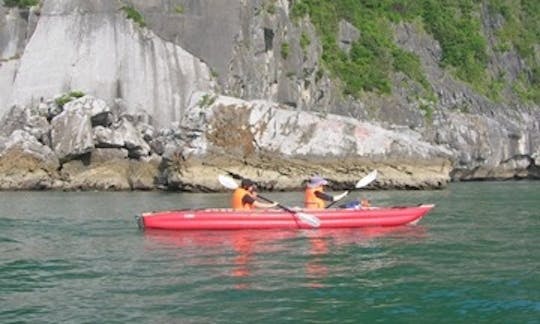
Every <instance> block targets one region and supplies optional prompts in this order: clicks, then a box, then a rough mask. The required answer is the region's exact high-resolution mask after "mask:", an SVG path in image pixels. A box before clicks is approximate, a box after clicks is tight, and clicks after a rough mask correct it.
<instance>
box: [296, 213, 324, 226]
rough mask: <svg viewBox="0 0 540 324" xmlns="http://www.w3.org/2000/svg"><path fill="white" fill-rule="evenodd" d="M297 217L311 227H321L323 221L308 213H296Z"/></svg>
mask: <svg viewBox="0 0 540 324" xmlns="http://www.w3.org/2000/svg"><path fill="white" fill-rule="evenodd" d="M295 215H296V216H298V218H299V219H300V220H301V221H302V222H304V223H306V224H308V225H309V226H311V227H319V226H320V225H321V220H320V219H318V218H317V217H315V216H313V215H310V214H306V213H295Z"/></svg>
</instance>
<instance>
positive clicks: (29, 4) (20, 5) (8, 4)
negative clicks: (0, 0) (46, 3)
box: [4, 0, 39, 9]
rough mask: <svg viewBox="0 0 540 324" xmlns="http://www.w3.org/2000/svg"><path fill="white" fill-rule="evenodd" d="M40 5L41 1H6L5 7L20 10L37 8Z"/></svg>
mask: <svg viewBox="0 0 540 324" xmlns="http://www.w3.org/2000/svg"><path fill="white" fill-rule="evenodd" d="M38 4H39V0H4V6H6V7H10V8H13V7H18V8H21V9H23V8H30V7H33V6H37V5H38Z"/></svg>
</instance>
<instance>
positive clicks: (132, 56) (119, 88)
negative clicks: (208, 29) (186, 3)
mask: <svg viewBox="0 0 540 324" xmlns="http://www.w3.org/2000/svg"><path fill="white" fill-rule="evenodd" d="M14 10H16V9H11V11H14ZM18 54H19V55H20V58H18V59H17V60H16V61H17V63H18V64H17V65H18V66H17V68H16V73H11V75H12V76H13V81H12V84H11V85H9V84H7V85H6V88H4V89H3V90H2V93H1V96H0V97H2V100H1V101H0V102H2V103H3V106H2V107H0V109H4V110H3V111H2V112H5V109H6V107H9V106H10V105H11V104H18V105H27V104H34V103H37V102H39V100H40V99H41V98H50V97H53V96H55V95H57V94H60V93H65V92H69V91H71V90H80V91H83V92H85V93H92V94H93V95H95V96H97V97H100V98H103V99H105V100H106V101H107V102H109V103H113V101H114V99H118V98H121V99H123V100H124V101H125V103H126V107H128V109H129V110H130V111H128V112H130V113H133V112H137V111H146V112H147V113H149V114H150V115H152V117H153V118H154V122H155V124H156V125H160V126H165V125H167V124H168V123H170V122H171V121H175V120H179V119H180V116H181V115H182V111H183V108H184V107H185V104H186V102H187V101H188V100H189V97H190V95H191V93H193V92H194V91H199V90H209V89H211V88H212V81H211V76H210V70H209V68H208V66H207V65H206V64H204V63H203V62H202V61H201V60H200V59H199V58H197V57H195V56H193V55H191V54H189V53H188V52H186V51H185V50H184V49H182V48H181V47H180V46H178V45H175V44H173V43H171V42H166V41H163V40H162V39H160V38H159V37H157V36H156V35H155V34H154V33H153V32H152V31H150V30H148V29H144V28H141V27H140V26H139V25H137V23H135V22H133V21H132V20H129V19H126V17H125V13H124V11H122V10H120V6H119V4H118V3H117V2H114V1H105V0H102V1H97V0H92V1H84V2H81V1H68V0H63V1H60V0H49V1H44V2H43V6H42V8H41V12H40V18H39V20H38V23H37V26H36V28H35V31H34V32H33V33H32V35H31V37H29V39H28V43H27V44H26V46H25V47H24V51H22V52H21V53H18ZM7 69H9V66H8V67H7ZM2 70H3V69H2ZM2 72H3V71H2ZM5 73H6V74H10V73H9V71H6V72H5ZM0 74H3V73H0Z"/></svg>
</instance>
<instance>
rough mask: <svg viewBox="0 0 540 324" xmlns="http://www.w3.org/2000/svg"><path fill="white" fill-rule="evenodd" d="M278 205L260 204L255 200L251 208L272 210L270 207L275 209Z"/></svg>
mask: <svg viewBox="0 0 540 324" xmlns="http://www.w3.org/2000/svg"><path fill="white" fill-rule="evenodd" d="M277 205H278V204H277V203H276V202H274V203H264V202H260V201H257V200H255V202H253V206H255V207H257V208H272V207H276V206H277Z"/></svg>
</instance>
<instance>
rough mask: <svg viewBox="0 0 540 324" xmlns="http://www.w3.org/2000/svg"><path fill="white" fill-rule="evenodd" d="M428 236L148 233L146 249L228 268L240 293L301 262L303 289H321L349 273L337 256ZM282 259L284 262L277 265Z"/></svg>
mask: <svg viewBox="0 0 540 324" xmlns="http://www.w3.org/2000/svg"><path fill="white" fill-rule="evenodd" d="M426 236H427V233H426V229H425V228H424V227H422V226H421V225H417V226H398V227H373V228H357V229H320V230H239V231H166V230H145V231H144V237H145V247H146V249H148V250H154V251H160V250H171V249H172V250H174V251H177V250H178V249H180V251H181V256H180V257H181V258H182V259H183V260H182V261H183V262H184V263H188V264H189V265H190V266H194V267H203V266H212V267H220V268H223V269H226V270H224V271H226V272H225V273H224V274H223V275H224V276H226V277H229V279H232V280H233V284H232V285H233V286H234V288H236V289H248V288H252V286H251V285H252V284H253V283H255V282H260V280H259V279H258V277H264V278H268V277H272V276H276V277H280V276H281V275H283V274H284V273H283V269H284V267H285V268H286V266H285V264H288V263H301V265H299V267H294V266H291V267H293V268H295V269H298V268H299V269H302V268H303V270H302V271H303V273H301V274H300V276H301V277H302V278H303V279H302V281H303V282H304V284H303V285H305V286H308V287H312V288H321V287H324V280H325V278H327V277H328V276H329V274H331V273H336V272H339V271H343V269H333V268H332V262H330V264H329V262H328V260H325V259H327V258H328V257H329V256H330V257H331V256H332V254H333V253H337V252H339V251H340V250H343V249H347V248H348V247H350V246H360V247H363V248H370V247H372V246H377V245H378V244H379V242H380V241H379V239H381V238H389V239H391V240H393V241H396V240H397V241H398V242H399V244H401V243H406V242H409V243H412V242H415V241H418V240H422V239H424V238H425V237H426ZM284 258H285V259H286V261H283V259H284ZM276 259H279V260H281V261H278V262H282V263H279V264H274V263H275V262H276V261H275V260H276ZM268 262H272V264H271V265H268ZM385 262H390V261H389V260H385V259H378V258H377V257H374V258H370V259H363V260H362V263H363V265H362V266H363V267H364V268H365V269H378V268H381V267H385V264H384V263H385ZM366 263H369V264H366ZM386 266H388V265H386ZM286 275H291V273H286Z"/></svg>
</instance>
